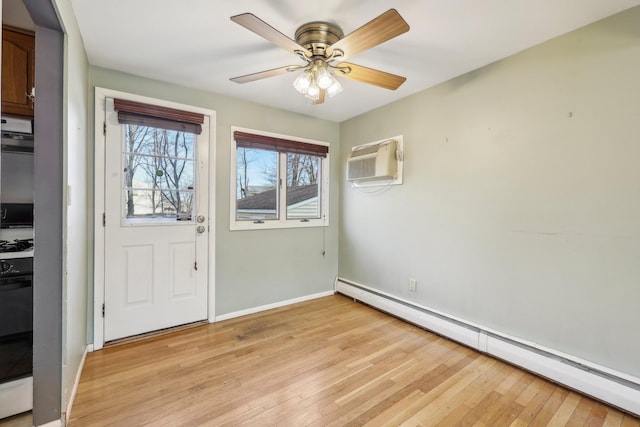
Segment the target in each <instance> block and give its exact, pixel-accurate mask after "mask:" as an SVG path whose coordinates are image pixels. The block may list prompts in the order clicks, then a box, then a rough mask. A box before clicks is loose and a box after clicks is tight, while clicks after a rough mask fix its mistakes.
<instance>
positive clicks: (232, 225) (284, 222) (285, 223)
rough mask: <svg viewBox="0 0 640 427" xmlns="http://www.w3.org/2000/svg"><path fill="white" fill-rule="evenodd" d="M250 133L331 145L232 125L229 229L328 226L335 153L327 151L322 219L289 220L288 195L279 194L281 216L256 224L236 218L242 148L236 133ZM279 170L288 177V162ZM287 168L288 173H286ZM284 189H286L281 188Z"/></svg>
mask: <svg viewBox="0 0 640 427" xmlns="http://www.w3.org/2000/svg"><path fill="white" fill-rule="evenodd" d="M236 131H239V132H247V133H252V134H255V135H264V136H270V137H274V138H281V139H288V140H291V141H299V142H306V143H308V144H316V145H323V146H326V147H329V143H327V142H323V141H316V140H313V139H307V138H298V137H294V136H290V135H283V134H278V133H272V132H264V131H260V130H255V129H249V128H242V127H236V126H232V127H231V149H230V150H229V151H230V152H231V159H230V162H229V165H230V166H229V169H230V170H229V177H230V179H229V182H230V191H229V229H230V230H231V231H239V230H270V229H278V228H307V227H327V226H328V225H329V170H330V168H329V164H330V163H329V158H330V156H331V152H329V153H327V157H325V158H323V159H322V160H321V162H320V164H321V168H322V169H321V189H320V190H321V191H320V218H316V219H308V220H300V219H287V218H286V212H287V206H286V198H285V197H279V199H278V202H279V212H280V218H279V219H274V220H265V221H264V222H261V223H256V222H253V221H238V220H236V189H237V187H236V185H237V179H236V174H237V173H238V169H237V168H238V166H237V153H238V149H237V146H236V140H235V138H234V137H233V134H234V132H236ZM279 168H280V169H279V173H280V176H285V177H286V173H287V165H286V164H284V165H283V164H280V163H279ZM283 171H284V172H283ZM280 191H282V189H280Z"/></svg>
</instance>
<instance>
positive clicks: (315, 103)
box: [312, 89, 327, 105]
mask: <svg viewBox="0 0 640 427" xmlns="http://www.w3.org/2000/svg"><path fill="white" fill-rule="evenodd" d="M326 94H327V91H326V90H324V89H320V97H319V98H318V99H316V100H315V101H313V102H312V104H313V105H317V104H322V103H323V102H324V97H325V95H326Z"/></svg>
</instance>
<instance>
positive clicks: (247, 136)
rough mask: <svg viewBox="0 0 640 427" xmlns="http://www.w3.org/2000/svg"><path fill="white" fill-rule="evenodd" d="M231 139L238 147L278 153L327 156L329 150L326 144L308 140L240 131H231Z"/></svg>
mask: <svg viewBox="0 0 640 427" xmlns="http://www.w3.org/2000/svg"><path fill="white" fill-rule="evenodd" d="M233 139H235V140H236V146H237V147H238V148H255V149H261V150H270V151H277V152H280V153H295V154H305V155H311V156H319V157H327V153H328V152H329V147H327V146H326V145H318V144H310V143H308V142H300V141H292V140H289V139H282V138H275V137H272V136H264V135H255V134H252V133H247V132H240V131H235V132H234V133H233Z"/></svg>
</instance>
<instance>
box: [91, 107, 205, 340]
mask: <svg viewBox="0 0 640 427" xmlns="http://www.w3.org/2000/svg"><path fill="white" fill-rule="evenodd" d="M105 107H106V117H105V122H106V127H105V128H106V140H105V166H104V168H105V192H104V197H105V221H104V223H105V252H104V254H105V263H104V267H105V292H104V293H105V295H104V303H105V306H104V339H105V341H110V340H114V339H118V338H123V337H128V336H132V335H137V334H141V333H145V332H149V331H154V330H158V329H163V328H168V327H172V326H177V325H182V324H186V323H190V322H195V321H199V320H204V319H206V318H207V307H208V304H207V279H208V273H207V259H208V254H207V250H208V238H209V232H208V230H209V224H208V219H209V215H208V211H207V209H208V200H207V195H208V176H209V175H208V161H209V159H208V148H209V147H208V143H209V136H208V131H209V126H208V122H207V120H208V117H206V116H205V123H204V124H203V126H202V133H201V134H200V135H196V134H193V133H189V132H178V131H172V130H165V129H160V128H155V127H149V126H142V125H127V124H120V123H118V116H117V113H116V112H115V111H114V108H113V99H110V98H106V106H105Z"/></svg>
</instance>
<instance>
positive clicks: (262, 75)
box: [229, 65, 304, 83]
mask: <svg viewBox="0 0 640 427" xmlns="http://www.w3.org/2000/svg"><path fill="white" fill-rule="evenodd" d="M300 68H304V67H301V66H299V65H287V66H286V67H280V68H274V69H272V70H266V71H260V72H258V73H253V74H247V75H246V76H239V77H233V78H231V79H229V80H231V81H232V82H236V83H249V82H253V81H256V80H262V79H266V78H268V77H275V76H279V75H281V74H285V73H287V72H289V71H295V70H298V69H300Z"/></svg>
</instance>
